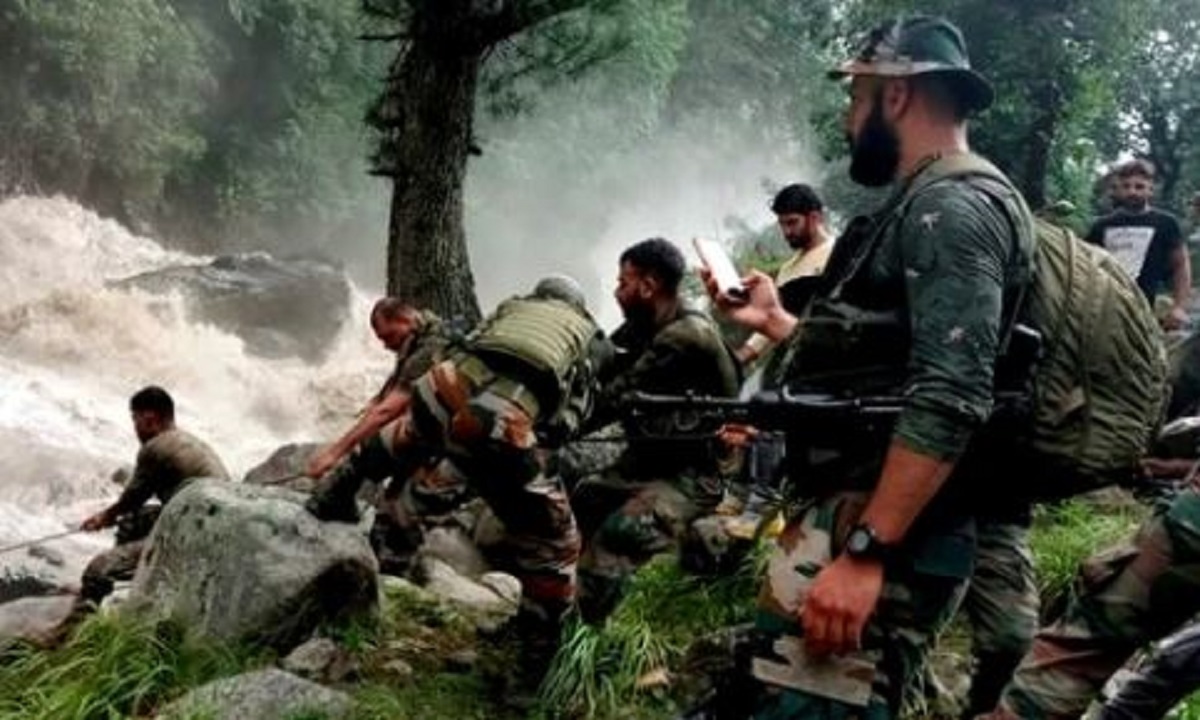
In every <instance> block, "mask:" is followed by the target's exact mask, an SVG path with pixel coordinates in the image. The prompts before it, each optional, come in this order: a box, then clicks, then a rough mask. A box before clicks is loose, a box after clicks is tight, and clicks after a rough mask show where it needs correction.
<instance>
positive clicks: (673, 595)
mask: <svg viewBox="0 0 1200 720" xmlns="http://www.w3.org/2000/svg"><path fill="white" fill-rule="evenodd" d="M759 559H760V556H759V555H758V554H755V555H752V556H751V557H750V558H749V559H748V560H747V562H746V563H744V565H743V567H742V568H741V569H740V570H739V571H738V572H737V573H735V574H733V575H730V576H727V577H718V578H702V577H697V576H694V575H690V574H688V573H686V572H684V571H683V570H681V569H680V568H679V565H678V562H677V560H676V559H675V557H674V556H662V557H660V558H658V559H657V560H655V561H654V562H652V563H651V564H649V565H647V566H646V567H644V568H643V569H642V570H641V571H640V572H639V573H638V574H637V576H636V577H635V578H634V580H633V583H632V586H631V588H630V592H629V594H628V595H627V596H626V598H625V599H624V601H623V602H622V603H621V605H620V606H619V607H618V608H617V610H616V612H615V613H614V614H613V616H612V617H611V618H609V620H608V622H607V623H606V624H605V625H603V626H602V627H591V626H588V625H586V624H584V623H582V622H575V623H573V624H572V625H570V626H569V627H568V628H567V629H566V631H565V632H564V640H563V646H562V647H561V648H560V649H559V652H558V654H557V656H556V657H555V660H554V664H553V666H552V667H551V669H550V672H549V674H548V675H547V677H546V681H545V683H544V684H543V686H542V705H543V706H544V707H546V708H554V709H556V711H557V712H558V713H559V714H566V715H569V716H573V717H586V718H618V717H620V718H625V719H628V718H640V717H662V716H663V712H664V710H665V709H668V708H670V707H671V699H670V698H669V697H667V696H666V694H665V693H664V692H662V691H661V690H658V691H649V692H647V691H641V690H639V689H638V688H637V684H638V680H639V679H641V678H643V677H645V676H646V675H647V674H648V673H650V672H652V671H656V670H670V669H671V668H673V667H674V666H676V665H677V664H678V663H679V661H680V660H681V659H682V658H683V656H684V654H685V652H686V651H687V648H688V646H689V645H690V644H691V643H692V641H694V640H695V639H696V638H697V637H700V636H701V635H704V634H706V633H709V632H712V631H714V630H717V629H719V628H722V627H727V626H730V625H736V624H739V623H744V622H747V621H748V620H750V619H751V617H752V614H753V610H754V597H755V594H756V590H757V584H758V583H757V580H756V578H757V570H758V566H759V564H760V563H759Z"/></svg>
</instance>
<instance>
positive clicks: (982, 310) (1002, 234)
mask: <svg viewBox="0 0 1200 720" xmlns="http://www.w3.org/2000/svg"><path fill="white" fill-rule="evenodd" d="M919 172H920V169H918V171H917V173H918V174H919ZM977 182H981V181H980V180H979V179H972V180H971V182H967V181H965V180H962V179H957V178H950V179H947V180H944V181H940V182H936V183H934V184H932V185H930V186H929V187H927V188H926V189H924V190H923V191H922V192H920V193H918V194H917V195H916V196H915V197H908V195H907V186H908V183H904V184H903V185H901V186H900V187H898V188H897V189H896V190H895V192H894V194H893V196H892V199H891V200H890V201H889V202H888V203H887V204H886V205H885V207H884V209H883V210H882V211H880V213H878V214H876V215H875V216H874V217H873V218H870V219H865V218H860V219H858V220H856V221H855V222H853V223H851V225H850V229H849V230H848V232H847V236H846V237H844V238H843V239H842V240H839V243H838V245H837V246H835V250H834V257H833V258H831V260H830V264H829V267H828V269H827V271H826V276H827V279H826V281H825V282H826V283H827V285H826V287H825V288H824V292H823V293H822V294H821V296H820V297H819V298H818V299H817V300H816V301H815V302H814V303H813V304H812V305H811V306H810V312H809V315H808V316H807V317H805V318H804V321H802V322H801V323H800V324H799V326H798V327H797V330H796V332H795V333H794V334H793V336H792V338H789V347H788V352H789V354H790V358H789V360H788V361H787V362H786V364H785V367H784V369H783V372H784V373H785V374H788V375H792V376H793V377H804V376H806V375H807V376H810V377H811V376H814V375H816V376H821V375H824V376H825V377H826V378H827V379H829V378H831V379H832V382H834V383H835V384H836V382H837V379H836V375H837V373H839V372H840V373H843V377H849V374H850V373H852V369H853V368H867V369H869V370H873V369H875V368H882V369H883V372H882V375H883V376H884V377H885V380H884V382H885V383H893V385H892V389H893V390H897V389H898V390H899V391H900V392H901V393H903V395H904V396H905V397H906V398H907V399H908V402H907V405H906V407H905V409H904V411H903V413H902V414H901V415H900V417H899V419H898V421H897V423H896V428H895V434H894V437H895V438H896V439H898V440H899V441H901V442H902V443H903V444H904V445H905V446H907V447H909V448H910V449H912V450H915V451H917V452H920V453H922V454H924V455H928V456H931V457H936V458H939V459H946V460H952V459H955V458H957V457H959V456H960V455H961V454H962V453H963V451H964V450H965V449H966V446H967V443H968V441H969V440H970V438H971V435H972V433H973V432H974V431H975V430H976V429H977V428H979V427H980V426H981V425H982V424H983V422H984V421H985V420H986V419H987V418H988V416H989V414H990V413H991V409H992V401H993V377H994V371H995V366H996V362H997V358H998V355H999V352H1000V348H1001V345H1002V336H1003V334H1004V332H1005V331H1006V329H1007V327H1008V321H1009V318H1010V317H1011V313H1012V312H1013V311H1014V310H1015V306H1016V304H1017V302H1018V300H1019V298H1020V297H1021V292H1022V289H1023V288H1024V287H1026V286H1027V285H1028V283H1029V281H1030V279H1031V277H1032V251H1033V247H1032V230H1031V228H1029V227H1026V228H1024V229H1023V230H1022V231H1014V223H1015V222H1019V219H1010V218H1009V217H1008V215H1007V213H1006V212H1005V210H1004V209H1003V208H1001V207H999V206H998V205H997V204H996V203H995V202H993V200H992V199H991V198H990V197H989V195H987V194H985V193H984V192H983V191H982V190H980V189H979V188H978V187H976V186H975V185H974V183H977ZM1026 222H1027V223H1028V219H1026ZM854 235H856V237H854ZM843 241H844V242H843ZM831 308H833V309H832V310H831ZM847 308H849V309H847ZM810 321H811V322H810ZM854 335H857V336H859V337H851V336H854ZM870 336H874V337H870ZM822 356H823V357H822ZM827 371H829V372H827ZM859 379H860V378H854V379H853V380H850V381H848V382H849V385H850V387H847V388H842V389H848V390H856V389H857V388H855V387H854V382H855V381H856V380H859ZM868 384H869V383H868ZM875 389H878V388H875Z"/></svg>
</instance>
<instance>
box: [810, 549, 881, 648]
mask: <svg viewBox="0 0 1200 720" xmlns="http://www.w3.org/2000/svg"><path fill="white" fill-rule="evenodd" d="M882 592H883V565H882V564H880V563H878V562H873V561H867V560H856V559H853V558H850V557H847V556H845V555H842V556H839V557H838V558H837V559H835V560H834V561H833V562H832V563H830V564H829V565H828V566H827V567H826V568H825V569H824V570H822V571H821V572H819V573H817V576H816V577H815V578H814V579H813V584H812V586H811V587H810V588H809V590H808V596H807V597H806V598H805V599H804V605H803V606H802V607H801V608H800V621H801V624H802V625H803V627H804V645H805V649H807V650H808V652H810V653H812V654H813V655H814V656H816V657H822V656H825V655H829V654H842V653H847V652H851V651H853V650H857V649H859V648H861V647H862V633H863V628H865V627H866V625H867V620H869V619H870V617H871V615H872V614H873V613H874V612H875V607H876V605H878V604H879V596H880V594H881V593H882Z"/></svg>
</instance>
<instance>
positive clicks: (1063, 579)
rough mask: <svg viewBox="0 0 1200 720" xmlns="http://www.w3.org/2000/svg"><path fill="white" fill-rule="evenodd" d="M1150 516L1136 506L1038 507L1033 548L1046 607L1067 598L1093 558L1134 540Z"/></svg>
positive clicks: (1078, 502)
mask: <svg viewBox="0 0 1200 720" xmlns="http://www.w3.org/2000/svg"><path fill="white" fill-rule="evenodd" d="M1148 512H1149V511H1148V510H1147V509H1146V508H1145V507H1144V506H1142V505H1137V504H1133V503H1126V504H1119V505H1098V504H1095V503H1090V502H1085V501H1082V500H1070V501H1068V502H1064V503H1061V504H1059V505H1054V506H1050V505H1045V506H1038V508H1037V511H1036V513H1035V516H1034V524H1033V532H1032V534H1031V536H1030V544H1031V545H1032V546H1033V557H1034V564H1035V566H1036V568H1037V576H1038V590H1039V591H1040V592H1041V596H1042V604H1043V606H1045V605H1046V604H1047V603H1050V602H1054V601H1055V600H1057V599H1060V598H1062V597H1064V595H1065V594H1066V593H1067V592H1068V590H1069V589H1070V586H1071V582H1072V581H1073V580H1074V578H1075V574H1076V572H1077V571H1078V569H1079V564H1080V563H1081V562H1083V561H1084V560H1085V559H1087V558H1088V557H1089V556H1090V555H1092V554H1093V553H1095V552H1097V551H1098V550H1102V549H1104V548H1106V547H1108V546H1110V545H1113V544H1115V543H1117V542H1120V541H1122V540H1125V539H1128V538H1130V537H1132V535H1133V531H1134V528H1136V527H1137V525H1138V523H1140V522H1141V521H1142V520H1143V519H1144V518H1145V517H1146V516H1147V514H1148Z"/></svg>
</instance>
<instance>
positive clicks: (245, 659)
mask: <svg viewBox="0 0 1200 720" xmlns="http://www.w3.org/2000/svg"><path fill="white" fill-rule="evenodd" d="M266 659H267V658H265V657H264V656H262V653H261V652H259V653H254V652H248V651H236V650H233V649H230V648H226V647H221V646H219V645H216V644H213V643H211V642H207V641H204V640H201V639H199V638H197V637H196V636H195V635H193V634H191V633H188V632H185V631H184V630H183V629H181V628H180V627H179V626H177V625H175V624H173V623H170V622H165V621H164V622H133V621H122V620H119V619H116V618H115V617H112V616H107V615H101V616H94V617H92V618H89V619H88V620H87V621H85V622H84V623H83V624H82V625H81V626H80V627H79V628H78V629H77V630H76V632H75V634H74V635H73V636H72V637H71V639H70V640H69V641H68V642H67V643H66V644H65V645H64V646H63V647H61V648H59V649H57V650H53V651H49V652H46V651H38V650H33V649H19V650H15V651H12V652H11V653H10V654H9V655H8V656H7V657H6V658H5V662H3V663H0V717H4V718H11V719H12V720H23V719H27V720H71V719H72V718H77V719H78V720H91V719H92V718H116V717H127V716H129V715H134V714H145V713H147V712H149V711H150V710H152V709H153V708H156V707H158V706H159V705H160V704H161V703H163V702H165V701H168V700H170V699H172V698H173V697H174V696H175V695H178V694H180V693H181V692H182V691H184V690H186V689H188V688H193V687H197V686H199V685H201V684H203V683H205V682H208V681H210V680H214V679H217V678H220V677H224V676H227V675H233V674H237V673H239V672H241V671H242V670H244V669H247V668H249V667H252V666H254V665H257V664H260V663H261V662H264V661H265V660H266Z"/></svg>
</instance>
